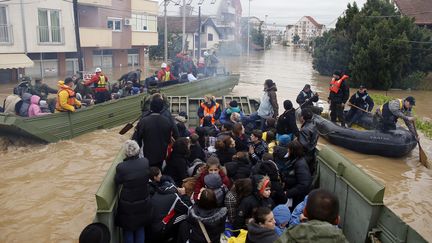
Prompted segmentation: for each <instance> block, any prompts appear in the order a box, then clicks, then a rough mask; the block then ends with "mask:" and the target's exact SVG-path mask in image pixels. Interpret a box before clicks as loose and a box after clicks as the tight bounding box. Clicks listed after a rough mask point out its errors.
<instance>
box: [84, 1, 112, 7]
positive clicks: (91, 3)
mask: <svg viewBox="0 0 432 243" xmlns="http://www.w3.org/2000/svg"><path fill="white" fill-rule="evenodd" d="M78 4H81V5H89V6H96V7H97V6H108V7H111V6H112V0H78Z"/></svg>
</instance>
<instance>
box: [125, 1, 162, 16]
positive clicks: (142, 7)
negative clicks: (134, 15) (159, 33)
mask: <svg viewBox="0 0 432 243" xmlns="http://www.w3.org/2000/svg"><path fill="white" fill-rule="evenodd" d="M131 9H133V11H135V12H146V13H149V14H154V15H156V16H157V15H158V11H159V5H158V2H157V1H150V0H131Z"/></svg>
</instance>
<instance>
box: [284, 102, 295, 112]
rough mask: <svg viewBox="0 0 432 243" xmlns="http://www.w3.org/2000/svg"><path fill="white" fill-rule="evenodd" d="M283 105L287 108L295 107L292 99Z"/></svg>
mask: <svg viewBox="0 0 432 243" xmlns="http://www.w3.org/2000/svg"><path fill="white" fill-rule="evenodd" d="M283 106H284V109H285V110H291V109H292V108H293V104H292V102H291V100H285V101H284V103H283Z"/></svg>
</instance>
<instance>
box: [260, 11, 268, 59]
mask: <svg viewBox="0 0 432 243" xmlns="http://www.w3.org/2000/svg"><path fill="white" fill-rule="evenodd" d="M267 17H268V15H267V14H266V15H265V20H264V24H263V26H262V28H261V30H262V33H263V37H264V38H263V48H264V51H265V49H266V32H267ZM264 25H265V28H266V29H265V31H266V32H264Z"/></svg>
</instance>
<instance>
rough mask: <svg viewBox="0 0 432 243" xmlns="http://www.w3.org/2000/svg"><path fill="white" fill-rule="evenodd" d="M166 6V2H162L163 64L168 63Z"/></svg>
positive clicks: (165, 0) (166, 0)
mask: <svg viewBox="0 0 432 243" xmlns="http://www.w3.org/2000/svg"><path fill="white" fill-rule="evenodd" d="M167 4H168V0H164V20H165V27H164V31H165V33H164V51H165V53H164V62H165V63H167V62H168V20H167Z"/></svg>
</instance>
